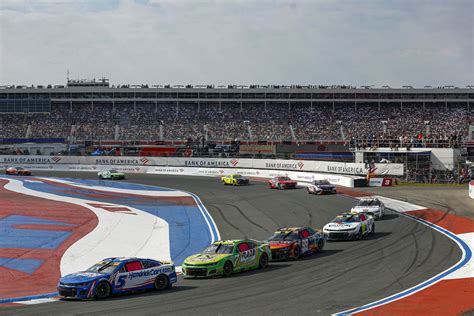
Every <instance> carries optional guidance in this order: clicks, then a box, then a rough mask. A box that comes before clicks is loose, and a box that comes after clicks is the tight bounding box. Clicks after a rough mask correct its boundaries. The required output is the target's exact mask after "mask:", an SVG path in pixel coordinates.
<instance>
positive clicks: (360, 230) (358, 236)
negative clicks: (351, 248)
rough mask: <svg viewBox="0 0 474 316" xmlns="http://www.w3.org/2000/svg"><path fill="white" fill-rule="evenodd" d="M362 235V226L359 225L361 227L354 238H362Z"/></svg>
mask: <svg viewBox="0 0 474 316" xmlns="http://www.w3.org/2000/svg"><path fill="white" fill-rule="evenodd" d="M363 236H364V233H363V232H362V227H361V228H359V232H358V233H357V235H356V238H355V239H357V240H360V239H362V237H363Z"/></svg>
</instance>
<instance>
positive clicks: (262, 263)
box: [258, 253, 268, 269]
mask: <svg viewBox="0 0 474 316" xmlns="http://www.w3.org/2000/svg"><path fill="white" fill-rule="evenodd" d="M267 266H268V255H267V254H266V253H262V255H261V256H260V260H259V261H258V267H259V268H260V269H265V268H266V267H267Z"/></svg>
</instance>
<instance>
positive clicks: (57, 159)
mask: <svg viewBox="0 0 474 316" xmlns="http://www.w3.org/2000/svg"><path fill="white" fill-rule="evenodd" d="M51 160H52V161H54V162H55V163H58V162H60V161H61V157H59V156H54V157H53V158H51Z"/></svg>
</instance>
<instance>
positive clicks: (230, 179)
mask: <svg viewBox="0 0 474 316" xmlns="http://www.w3.org/2000/svg"><path fill="white" fill-rule="evenodd" d="M221 181H222V184H224V185H226V184H232V185H247V184H250V180H249V179H247V178H244V177H242V176H241V175H240V174H228V175H226V176H223V177H221Z"/></svg>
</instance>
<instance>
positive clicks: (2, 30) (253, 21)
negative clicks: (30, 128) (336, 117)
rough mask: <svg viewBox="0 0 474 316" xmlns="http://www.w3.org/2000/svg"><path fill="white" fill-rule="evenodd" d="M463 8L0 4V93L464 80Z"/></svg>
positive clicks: (470, 56) (471, 5) (378, 3)
mask: <svg viewBox="0 0 474 316" xmlns="http://www.w3.org/2000/svg"><path fill="white" fill-rule="evenodd" d="M473 21H474V1H473V0H459V1H458V0H446V1H438V0H430V1H416V0H407V1H406V0H392V1H389V0H373V1H368V0H354V1H346V0H313V1H278V0H273V1H270V0H256V1H244V0H240V1H231V0H203V1H199V0H189V1H184V0H0V85H4V84H26V85H30V84H48V83H52V84H64V83H65V82H66V70H67V69H69V71H70V74H71V77H72V78H75V79H77V78H94V77H102V76H105V77H107V78H109V79H110V80H111V82H112V83H116V84H121V83H130V84H141V83H148V84H167V83H170V84H188V83H190V84H211V83H213V84H222V83H223V84H227V83H229V84H230V83H232V84H253V83H260V84H265V83H268V84H291V83H295V84H308V83H310V84H353V85H365V84H369V85H372V84H373V85H378V86H380V85H385V84H388V85H391V86H402V85H405V84H408V85H413V86H424V85H433V86H439V85H447V84H453V85H458V86H466V85H469V84H474V66H473V64H474V50H473V46H474V24H473V23H474V22H473Z"/></svg>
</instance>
